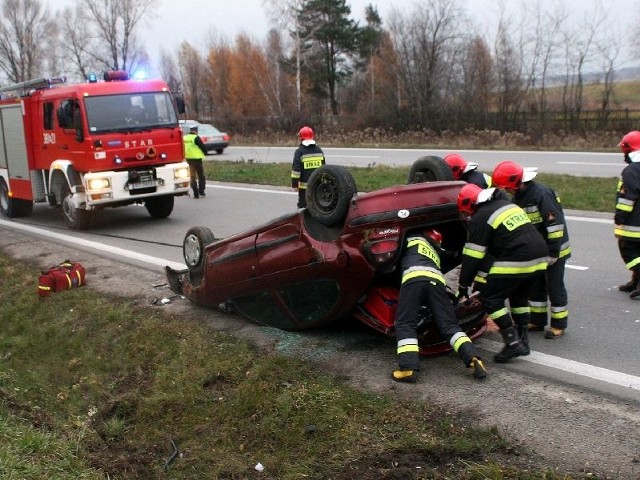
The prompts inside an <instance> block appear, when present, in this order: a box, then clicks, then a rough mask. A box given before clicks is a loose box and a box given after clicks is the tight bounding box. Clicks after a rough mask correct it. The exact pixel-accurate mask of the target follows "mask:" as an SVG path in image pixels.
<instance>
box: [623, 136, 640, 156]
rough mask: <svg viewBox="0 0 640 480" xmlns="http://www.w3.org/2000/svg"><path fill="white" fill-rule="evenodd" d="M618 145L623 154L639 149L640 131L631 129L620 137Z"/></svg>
mask: <svg viewBox="0 0 640 480" xmlns="http://www.w3.org/2000/svg"><path fill="white" fill-rule="evenodd" d="M618 146H619V147H620V149H621V150H622V153H624V154H625V155H628V154H630V153H631V152H635V151H636V150H640V132H639V131H638V130H632V131H631V132H629V133H627V134H626V135H625V136H624V137H622V140H620V143H619V144H618Z"/></svg>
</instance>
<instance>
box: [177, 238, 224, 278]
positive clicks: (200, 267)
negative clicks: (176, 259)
mask: <svg viewBox="0 0 640 480" xmlns="http://www.w3.org/2000/svg"><path fill="white" fill-rule="evenodd" d="M215 239H216V238H215V236H214V235H213V233H212V232H211V230H209V229H208V228H207V227H191V228H190V229H189V230H188V231H187V233H186V235H185V236H184V240H183V242H182V254H183V256H184V263H185V264H186V265H187V267H188V268H189V281H190V283H191V284H192V285H198V284H199V283H200V282H201V280H202V277H203V276H204V270H205V266H206V262H205V248H206V246H207V245H209V244H210V243H212V242H213V241H214V240H215Z"/></svg>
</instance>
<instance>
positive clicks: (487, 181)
mask: <svg viewBox="0 0 640 480" xmlns="http://www.w3.org/2000/svg"><path fill="white" fill-rule="evenodd" d="M460 180H464V181H465V182H467V183H473V184H474V185H477V186H479V187H480V188H489V187H490V186H491V184H492V183H493V180H492V179H491V176H490V175H487V174H486V173H482V172H479V171H478V170H476V169H475V168H474V169H473V170H469V171H468V172H467V173H464V174H463V175H462V178H461V179H460Z"/></svg>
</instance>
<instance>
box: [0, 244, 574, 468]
mask: <svg viewBox="0 0 640 480" xmlns="http://www.w3.org/2000/svg"><path fill="white" fill-rule="evenodd" d="M38 274H39V272H38V270H37V269H36V268H35V267H31V266H29V265H22V264H21V265H19V266H18V265H16V264H15V262H14V261H13V260H12V259H11V258H9V257H7V256H5V255H3V254H1V253H0V278H1V279H2V288H1V289H0V318H1V319H2V330H1V333H0V478H4V479H14V478H16V479H17V478H21V479H22V478H28V479H44V478H47V479H51V478H55V479H98V478H110V479H112V480H114V479H132V478H145V479H147V478H179V479H203V478H220V479H244V478H263V479H300V478H315V479H324V478H330V479H351V478H354V479H355V478H357V479H364V480H366V479H383V478H403V479H418V478H430V479H445V478H462V479H471V480H474V479H507V478H509V479H538V478H539V479H542V478H544V479H556V478H569V477H558V476H557V475H556V474H554V473H553V472H551V471H548V470H545V468H544V467H540V469H539V470H531V469H519V468H517V467H516V466H515V465H517V464H518V460H519V459H521V458H522V457H520V455H522V454H523V452H522V451H520V450H519V449H518V448H517V447H513V446H511V445H509V443H508V442H507V441H506V440H505V439H503V438H502V437H501V436H500V435H499V434H498V432H497V431H496V430H495V429H479V428H475V427H474V426H472V425H470V424H468V423H467V422H466V421H465V420H464V418H462V417H457V416H455V415H452V414H450V413H447V412H445V411H443V410H441V409H438V408H434V407H432V406H429V405H427V404H425V403H422V402H415V403H414V402H404V401H403V402H400V401H398V400H397V399H394V398H391V397H387V396H380V395H373V394H368V393H364V392H360V391H356V390H354V389H352V388H349V387H348V386H345V385H344V384H343V382H341V381H340V379H339V378H336V377H334V376H331V375H328V374H320V373H319V372H318V371H317V369H316V368H314V365H313V364H311V363H307V362H303V361H299V360H296V359H292V358H289V357H284V356H278V355H272V354H265V352H262V351H258V350H256V349H255V348H254V347H253V346H252V345H251V344H249V343H247V342H246V341H243V340H239V339H237V338H235V337H232V336H228V335H226V334H223V333H219V332H213V331H212V330H211V329H210V328H208V327H207V325H206V324H204V323H201V322H199V321H196V320H188V321H187V320H184V319H183V318H179V317H176V316H171V315H169V314H167V313H166V312H165V311H162V310H159V309H157V308H154V307H147V306H140V305H138V304H137V303H136V302H135V301H134V300H131V299H123V298H112V297H109V296H105V295H102V294H100V293H98V292H96V291H94V290H92V289H91V287H90V286H89V287H83V288H79V289H75V290H68V291H64V292H60V293H56V294H53V295H51V296H50V297H48V298H45V299H41V298H39V297H38V296H37V295H36V293H35V290H36V280H37V277H38ZM89 280H91V279H89ZM176 448H177V449H178V450H179V452H180V453H179V454H177V450H176ZM258 462H260V463H261V464H262V465H264V467H265V469H264V471H263V472H262V473H260V474H259V473H258V472H257V471H256V470H255V466H256V465H257V464H258Z"/></svg>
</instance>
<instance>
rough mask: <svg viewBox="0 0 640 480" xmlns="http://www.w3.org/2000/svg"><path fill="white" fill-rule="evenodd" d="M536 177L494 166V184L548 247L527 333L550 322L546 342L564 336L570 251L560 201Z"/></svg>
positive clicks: (510, 166) (507, 164) (508, 165)
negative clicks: (527, 218)
mask: <svg viewBox="0 0 640 480" xmlns="http://www.w3.org/2000/svg"><path fill="white" fill-rule="evenodd" d="M537 173H538V169H537V168H523V167H521V166H520V165H518V164H517V163H515V162H512V161H510V160H507V161H504V162H501V163H499V164H498V165H496V167H495V169H494V171H493V183H494V185H495V186H496V187H498V188H503V189H505V190H506V191H508V192H509V193H510V194H511V195H513V203H515V204H516V205H518V206H519V207H521V208H522V209H523V210H524V211H525V212H526V213H527V216H528V217H529V220H531V223H533V225H534V226H535V227H536V228H537V229H538V231H539V232H540V234H541V235H542V237H543V238H544V239H545V241H546V242H547V246H548V247H549V266H548V268H547V270H546V273H545V275H544V276H541V277H540V278H539V279H538V282H537V283H536V285H535V287H534V289H533V291H532V293H531V297H530V298H529V306H530V307H531V318H530V324H529V331H544V330H545V327H546V326H547V322H549V325H550V326H549V328H548V329H547V330H546V332H545V338H551V339H553V338H558V337H561V336H562V335H563V334H564V331H565V329H566V328H567V323H568V320H569V306H568V301H569V297H568V295H567V289H566V287H565V284H564V271H565V264H566V261H567V260H568V259H569V257H571V247H570V245H569V232H568V230H567V225H566V222H565V219H564V211H563V209H562V205H561V203H560V198H559V197H558V195H557V194H556V192H555V191H554V190H553V189H552V188H550V187H548V186H546V185H543V184H541V183H539V182H536V181H535V180H534V178H535V176H536V175H537ZM549 306H550V307H551V309H550V312H549V309H548V307H549ZM549 313H550V315H549ZM549 317H550V319H549Z"/></svg>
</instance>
